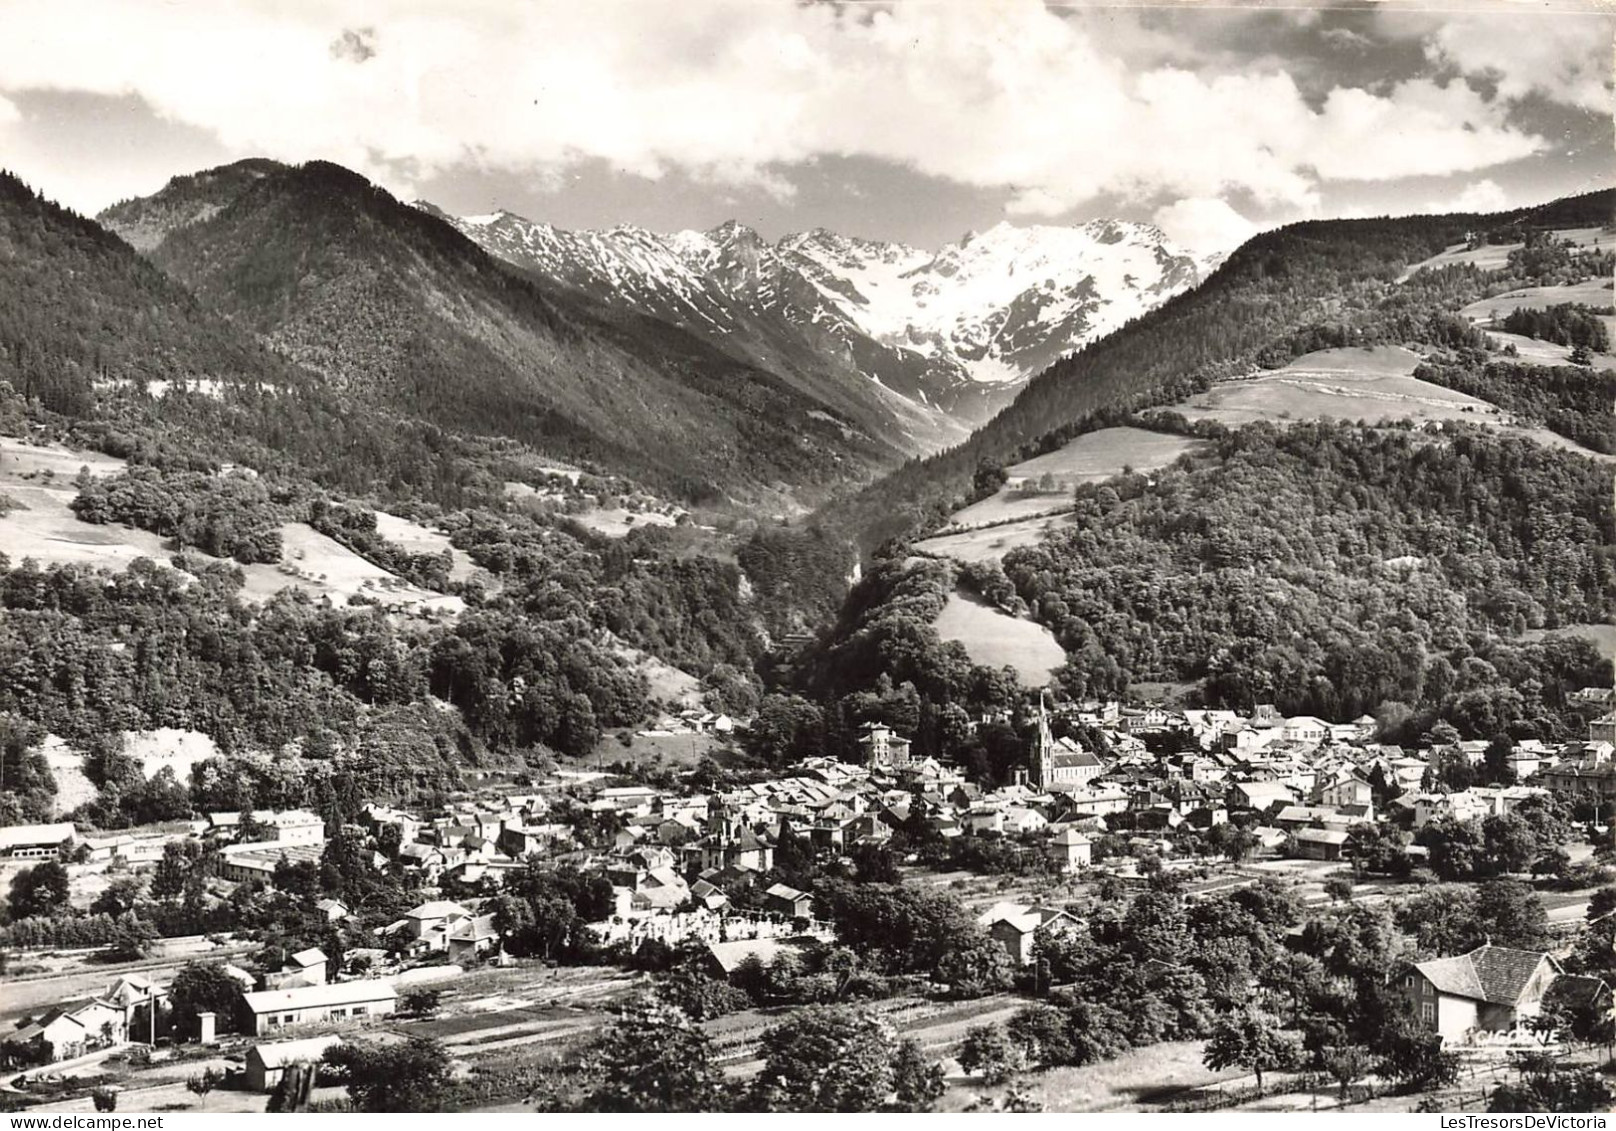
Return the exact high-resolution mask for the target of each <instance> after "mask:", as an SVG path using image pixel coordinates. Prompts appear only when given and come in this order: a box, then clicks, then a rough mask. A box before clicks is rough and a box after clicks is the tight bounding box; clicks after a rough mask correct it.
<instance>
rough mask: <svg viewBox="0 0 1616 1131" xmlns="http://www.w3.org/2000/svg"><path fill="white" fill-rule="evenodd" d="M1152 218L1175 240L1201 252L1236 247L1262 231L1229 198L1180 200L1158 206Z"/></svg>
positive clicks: (1230, 249)
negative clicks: (1235, 207) (1238, 210)
mask: <svg viewBox="0 0 1616 1131" xmlns="http://www.w3.org/2000/svg"><path fill="white" fill-rule="evenodd" d="M1151 219H1152V220H1154V221H1155V224H1156V226H1157V227H1158V228H1160V229H1161V230H1162V231H1164V232H1166V233H1167V235H1168V237H1169V238H1170V239H1172V240H1173V241H1174V242H1175V243H1177V244H1180V245H1181V246H1183V247H1185V248H1188V249H1189V250H1190V251H1192V252H1195V253H1197V254H1201V255H1206V254H1209V253H1211V252H1217V251H1232V250H1233V249H1234V248H1237V247H1239V246H1240V245H1241V244H1243V243H1245V242H1246V241H1247V240H1249V239H1250V238H1251V237H1252V236H1254V235H1256V234H1257V231H1258V227H1257V225H1256V224H1254V223H1252V222H1251V221H1250V220H1248V219H1246V217H1244V216H1242V215H1241V214H1240V213H1239V212H1237V211H1236V210H1235V209H1234V208H1232V207H1231V206H1230V205H1229V204H1228V202H1226V201H1222V200H1216V199H1210V198H1207V197H1186V198H1185V199H1183V200H1176V201H1174V202H1173V203H1172V204H1168V205H1165V206H1163V207H1161V208H1158V209H1157V210H1156V214H1155V215H1154V216H1153V217H1151Z"/></svg>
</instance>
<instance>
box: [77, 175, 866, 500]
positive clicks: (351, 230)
mask: <svg viewBox="0 0 1616 1131" xmlns="http://www.w3.org/2000/svg"><path fill="white" fill-rule="evenodd" d="M232 190H233V191H232ZM198 191H200V190H198ZM209 191H210V192H211V193H212V194H213V199H210V201H209V202H208V203H207V205H206V206H205V207H200V208H197V207H193V208H192V209H190V210H189V211H186V210H184V209H182V208H181V205H180V203H176V202H175V201H173V200H169V199H165V198H153V204H152V205H151V207H152V208H153V209H154V210H157V211H158V212H159V213H160V214H159V215H157V216H146V215H144V214H143V213H142V212H141V209H140V206H139V203H138V202H136V203H131V204H127V205H123V206H120V208H119V209H117V210H115V212H114V213H110V214H109V218H115V222H117V223H120V224H121V225H124V226H126V227H127V228H129V229H130V230H132V231H135V232H137V233H140V232H144V231H146V230H148V229H149V228H150V227H151V226H154V225H157V224H160V223H161V222H162V221H163V220H164V219H165V218H166V217H167V216H168V214H169V213H171V212H173V211H175V210H179V211H180V212H181V214H182V215H191V214H200V215H201V218H200V219H197V220H195V221H194V222H191V223H188V224H183V225H179V226H176V227H173V228H172V229H171V230H169V231H168V232H167V234H166V236H165V237H164V238H163V239H162V240H161V242H160V243H158V244H157V245H156V246H155V247H154V249H153V251H152V253H151V254H152V257H153V259H154V261H155V262H156V263H158V264H159V265H160V266H161V267H162V268H163V269H164V270H165V271H167V272H168V273H169V274H170V275H172V276H173V277H174V278H176V279H178V280H180V281H181V282H183V283H184V284H185V285H187V286H188V287H190V288H191V289H192V290H193V291H194V292H195V294H196V295H197V296H198V298H199V299H200V300H201V301H202V302H204V303H205V304H207V305H208V306H209V307H210V308H212V309H214V310H217V311H220V312H221V313H224V314H226V315H228V316H229V317H231V318H233V319H234V320H235V321H237V322H238V323H239V324H241V325H243V326H245V327H248V328H250V329H251V330H252V331H254V332H255V333H257V334H259V335H261V336H262V337H263V338H264V340H266V341H268V342H270V343H272V344H273V345H274V346H275V347H276V348H277V349H279V350H281V351H283V352H284V353H285V354H286V355H287V356H288V357H290V358H292V359H293V360H295V361H297V362H298V363H300V364H302V365H303V366H305V367H306V368H308V369H311V370H313V371H314V372H317V373H319V374H320V375H322V376H323V377H324V378H325V380H326V381H327V383H328V384H329V385H330V386H331V387H332V388H334V389H336V390H339V391H341V392H342V394H343V395H344V397H345V398H346V399H347V400H348V402H349V403H351V404H361V403H363V404H370V405H374V406H378V407H382V408H384V409H387V410H389V411H391V412H395V413H399V414H401V415H404V416H407V417H410V418H412V419H418V420H429V421H432V422H433V423H435V424H438V425H440V426H442V427H444V428H448V429H452V430H455V431H459V432H463V433H470V434H479V435H485V436H504V437H510V438H512V439H516V440H520V441H522V442H524V443H527V444H531V445H532V446H534V447H535V448H537V449H539V450H541V451H544V452H546V453H548V454H550V455H552V456H554V457H559V458H565V459H569V460H574V461H576V460H584V461H589V462H591V463H594V464H596V465H599V466H602V467H604V468H607V469H610V470H614V471H618V472H620V473H624V474H628V475H630V476H632V477H634V478H637V479H639V480H641V481H643V482H645V483H647V484H648V485H651V486H654V487H657V488H660V489H662V490H664V491H667V492H670V493H672V494H675V495H677V496H680V497H682V498H685V499H687V500H692V501H710V500H713V499H716V498H719V497H720V496H722V495H725V494H735V495H741V496H753V497H755V496H758V495H760V494H761V495H769V496H776V495H785V496H789V495H790V494H791V493H792V492H793V491H794V490H796V489H798V488H800V489H801V490H802V491H803V492H805V493H806V495H807V496H808V497H810V498H812V497H815V496H816V495H818V494H820V493H822V492H823V490H824V489H825V488H826V487H828V486H830V485H834V484H839V483H842V482H846V481H847V480H849V479H853V480H857V479H860V478H862V477H864V476H865V474H866V473H867V472H868V471H870V470H872V469H874V468H875V467H877V466H879V465H880V464H882V463H883V462H886V463H890V462H891V460H892V459H893V458H894V454H895V453H894V450H893V449H892V448H891V446H890V445H889V444H888V443H887V442H886V441H885V440H884V439H882V438H880V437H878V436H871V435H869V434H867V433H865V432H862V431H859V430H858V429H856V428H854V427H851V426H850V423H851V422H849V421H846V420H842V419H839V418H838V416H837V414H836V412H835V410H834V409H832V408H829V406H826V405H824V404H822V403H821V402H819V401H817V400H815V399H813V398H812V397H810V396H808V395H806V394H804V393H802V392H800V391H798V390H797V389H795V388H792V387H791V386H790V385H788V384H786V383H784V382H783V381H781V380H780V379H779V378H777V377H775V376H773V375H771V374H769V373H767V372H765V371H763V370H761V369H758V368H755V367H751V366H748V365H745V364H743V363H741V362H738V361H736V360H735V359H733V358H731V357H729V356H727V355H725V354H723V353H721V352H719V351H718V350H716V349H714V348H712V347H711V346H708V345H706V344H705V343H703V342H701V341H699V340H698V339H696V338H694V337H692V336H690V335H689V334H686V333H685V332H684V331H682V330H679V329H677V328H675V327H673V326H671V325H668V324H666V323H663V322H658V321H656V320H654V319H651V318H645V317H637V316H634V315H630V314H620V313H607V312H606V311H605V309H604V308H598V309H597V308H591V307H588V306H586V305H585V303H584V301H583V300H581V299H579V298H578V297H577V296H575V295H572V294H570V293H568V292H565V291H562V290H561V289H559V288H553V289H548V290H547V289H545V288H544V287H542V286H541V285H540V284H539V283H538V282H536V281H535V280H533V279H532V278H530V277H528V276H526V275H524V274H523V273H522V272H520V271H519V270H517V269H515V268H513V267H511V266H509V265H506V264H504V263H501V262H499V261H497V260H495V259H493V258H492V257H490V256H489V255H488V254H487V253H485V252H484V251H483V250H482V249H481V248H479V247H477V246H476V245H475V244H473V243H472V242H471V241H470V240H468V239H466V238H465V237H464V236H463V235H461V234H460V233H459V232H458V231H456V230H455V229H454V228H452V227H451V226H449V225H448V224H446V223H444V222H443V221H441V220H439V219H438V218H437V217H435V216H431V215H428V214H427V213H425V212H422V211H420V210H418V209H415V208H411V207H408V206H406V205H404V204H401V203H400V202H398V201H397V200H395V199H393V197H391V196H390V195H388V194H387V193H386V192H384V191H382V190H381V189H379V188H377V187H375V186H373V185H371V184H370V183H369V182H367V181H366V180H364V178H362V177H359V176H357V175H356V174H353V173H350V172H348V171H347V170H345V169H342V168H340V167H338V166H335V165H329V164H325V163H321V162H312V163H310V164H308V165H304V166H299V167H297V168H283V169H278V170H276V171H273V172H269V173H267V174H265V175H262V176H254V177H241V178H234V179H229V180H225V179H221V180H220V181H219V182H217V183H216V184H212V185H210V186H209ZM220 196H222V197H224V198H226V199H224V200H223V201H222V202H221V201H220V200H219V199H217V198H218V197H220ZM142 225H145V227H142Z"/></svg>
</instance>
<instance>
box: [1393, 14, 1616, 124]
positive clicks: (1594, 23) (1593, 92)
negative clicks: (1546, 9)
mask: <svg viewBox="0 0 1616 1131" xmlns="http://www.w3.org/2000/svg"><path fill="white" fill-rule="evenodd" d="M1611 32H1612V21H1611V19H1610V18H1609V17H1608V16H1605V17H1595V18H1578V17H1577V16H1575V15H1571V16H1568V15H1566V14H1564V13H1558V12H1556V13H1546V14H1545V15H1543V16H1538V17H1519V16H1516V17H1501V16H1491V17H1481V16H1462V17H1458V18H1455V19H1451V20H1447V21H1445V22H1444V23H1442V24H1441V25H1440V26H1438V27H1437V28H1436V29H1435V30H1434V31H1433V32H1432V33H1431V34H1430V36H1429V37H1428V38H1427V40H1426V44H1425V50H1426V54H1427V56H1428V57H1429V58H1431V59H1432V61H1434V62H1439V63H1445V64H1448V65H1451V66H1453V67H1455V68H1457V69H1458V70H1460V71H1462V72H1464V73H1465V74H1467V75H1476V76H1480V77H1487V78H1490V79H1493V80H1494V81H1495V82H1496V83H1497V91H1498V97H1500V98H1503V99H1508V100H1520V99H1522V98H1525V97H1526V96H1527V95H1530V94H1537V95H1541V96H1542V97H1544V98H1547V99H1549V100H1550V101H1553V102H1560V103H1563V104H1565V105H1567V106H1576V107H1578V108H1580V109H1583V110H1591V111H1594V112H1596V113H1602V114H1603V113H1609V112H1610V111H1611V109H1612V97H1611Z"/></svg>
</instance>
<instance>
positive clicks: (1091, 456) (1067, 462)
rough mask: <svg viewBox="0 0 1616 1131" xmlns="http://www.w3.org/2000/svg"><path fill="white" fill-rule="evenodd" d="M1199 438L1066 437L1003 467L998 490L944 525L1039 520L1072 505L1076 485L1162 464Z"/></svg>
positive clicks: (1145, 433) (1106, 433) (1140, 434)
mask: <svg viewBox="0 0 1616 1131" xmlns="http://www.w3.org/2000/svg"><path fill="white" fill-rule="evenodd" d="M1199 445H1200V442H1199V441H1197V440H1191V439H1189V438H1188V437H1185V436H1174V435H1172V434H1171V433H1167V432H1152V431H1150V430H1149V429H1146V428H1128V427H1121V428H1100V429H1098V430H1096V431H1093V432H1085V433H1084V434H1083V435H1081V436H1078V437H1076V438H1075V439H1073V440H1070V441H1068V442H1067V443H1066V444H1064V445H1063V446H1062V447H1060V448H1059V449H1058V450H1056V451H1053V452H1045V453H1044V454H1043V455H1041V456H1034V457H1033V458H1032V459H1029V460H1023V461H1022V462H1021V463H1018V464H1015V465H1013V466H1011V467H1008V468H1006V469H1005V474H1006V475H1007V476H1008V477H1009V478H1008V479H1007V481H1006V482H1005V485H1004V486H1003V487H1001V488H999V490H998V492H997V493H995V494H993V495H991V496H989V497H988V498H986V499H981V500H979V501H977V502H974V503H972V504H971V505H970V506H968V507H962V508H960V509H959V510H957V511H955V512H954V513H953V514H952V515H951V516H949V520H948V521H949V525H950V526H953V527H959V528H962V529H966V528H970V527H976V526H986V525H989V524H991V523H999V522H1008V521H1012V520H1020V519H1030V518H1039V517H1043V516H1046V515H1050V514H1056V513H1059V512H1061V511H1063V510H1065V509H1066V508H1068V507H1069V506H1070V505H1071V501H1072V499H1071V495H1072V489H1073V488H1074V487H1076V486H1077V485H1078V484H1080V483H1100V482H1103V481H1104V480H1107V479H1110V478H1112V477H1113V476H1117V475H1121V474H1122V473H1123V471H1124V470H1127V469H1132V470H1134V471H1140V472H1150V471H1157V470H1160V469H1161V468H1164V467H1167V466H1168V465H1170V464H1172V463H1173V461H1175V460H1177V459H1178V457H1179V456H1181V455H1183V454H1184V453H1186V452H1190V451H1194V450H1195V449H1196V448H1197V447H1198V446H1199ZM1045 475H1048V476H1049V477H1050V479H1051V480H1052V482H1053V489H1052V490H1051V491H1048V492H1041V493H1036V494H1023V493H1022V492H1021V491H1018V490H1017V489H1016V488H1017V487H1019V486H1021V485H1022V484H1027V483H1036V482H1037V481H1039V480H1040V479H1042V478H1043V477H1044V476H1045Z"/></svg>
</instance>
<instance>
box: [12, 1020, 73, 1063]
mask: <svg viewBox="0 0 1616 1131" xmlns="http://www.w3.org/2000/svg"><path fill="white" fill-rule="evenodd" d="M93 1036H94V1034H92V1033H91V1032H90V1030H89V1029H88V1028H86V1027H85V1025H84V1024H83V1023H82V1022H80V1021H79V1020H77V1019H76V1018H75V1017H74V1016H73V1014H72V1012H71V1010H70V1009H68V1008H63V1007H60V1006H58V1007H57V1008H55V1009H52V1010H50V1011H49V1012H47V1013H45V1014H43V1015H42V1016H40V1017H37V1018H35V1019H33V1020H31V1021H30V1022H28V1024H26V1025H23V1026H22V1027H20V1028H19V1029H17V1030H16V1031H15V1032H13V1033H10V1034H8V1035H7V1036H6V1038H5V1043H6V1044H7V1045H9V1046H11V1047H12V1048H14V1049H19V1050H21V1055H22V1056H23V1057H25V1058H26V1059H27V1060H29V1061H32V1062H33V1063H36V1064H48V1063H52V1062H55V1061H58V1060H71V1059H72V1058H73V1057H75V1056H82V1055H83V1054H84V1053H85V1052H87V1051H89V1049H90V1048H91V1044H90V1042H91V1039H92V1037H93Z"/></svg>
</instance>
